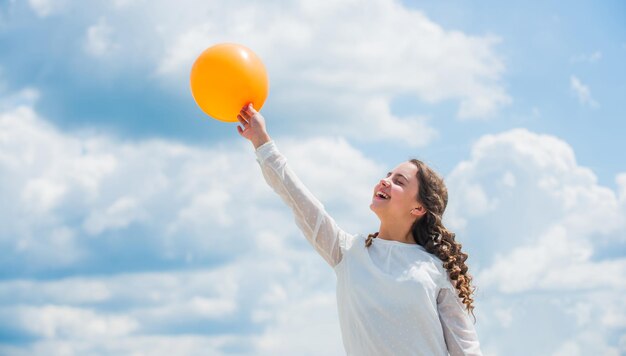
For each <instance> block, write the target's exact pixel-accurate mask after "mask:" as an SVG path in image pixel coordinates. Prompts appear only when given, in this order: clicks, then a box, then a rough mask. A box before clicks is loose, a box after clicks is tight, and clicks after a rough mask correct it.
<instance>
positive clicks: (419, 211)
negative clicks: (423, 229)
mask: <svg viewBox="0 0 626 356" xmlns="http://www.w3.org/2000/svg"><path fill="white" fill-rule="evenodd" d="M411 214H412V215H413V216H415V217H421V216H422V215H424V214H426V209H425V208H424V207H423V206H421V205H420V206H418V207H417V208H413V210H411Z"/></svg>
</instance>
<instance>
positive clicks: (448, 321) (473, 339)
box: [437, 282, 482, 356]
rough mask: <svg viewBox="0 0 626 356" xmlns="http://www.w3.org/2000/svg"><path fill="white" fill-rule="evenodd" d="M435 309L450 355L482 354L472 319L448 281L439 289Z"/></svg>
mask: <svg viewBox="0 0 626 356" xmlns="http://www.w3.org/2000/svg"><path fill="white" fill-rule="evenodd" d="M437 309H438V311H439V320H440V321H441V326H442V328H443V336H444V339H445V341H446V346H447V348H448V352H449V354H450V356H461V355H464V356H467V355H473V356H479V355H480V356H482V352H481V350H480V343H479V341H478V335H477V334H476V330H475V328H474V324H473V323H472V319H471V318H470V316H469V314H468V313H467V311H466V309H465V305H464V304H463V302H462V300H461V298H459V297H458V295H457V292H456V289H455V288H454V286H453V285H452V284H451V283H449V282H448V285H447V286H445V287H443V288H441V289H440V290H439V293H438V295H437Z"/></svg>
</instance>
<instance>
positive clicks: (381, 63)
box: [67, 0, 512, 147]
mask: <svg viewBox="0 0 626 356" xmlns="http://www.w3.org/2000/svg"><path fill="white" fill-rule="evenodd" d="M72 6H74V8H73V10H75V11H80V12H81V13H83V16H82V17H81V23H79V24H78V25H76V26H85V25H84V21H89V25H87V26H85V27H86V28H85V33H83V34H81V36H83V38H81V40H82V43H83V47H82V48H81V51H86V53H87V54H89V55H91V56H93V57H95V58H94V59H93V60H97V61H98V62H97V63H94V64H93V65H97V66H98V67H99V68H100V72H102V73H109V74H110V75H108V76H106V78H110V77H111V76H113V75H114V74H116V73H117V74H118V75H120V74H123V73H124V72H125V71H127V70H129V68H134V69H136V68H144V69H145V71H146V72H150V71H152V73H153V75H154V76H153V77H152V78H151V79H153V80H156V81H162V83H161V84H162V85H163V86H164V87H165V88H168V89H169V90H172V91H175V92H176V93H177V94H176V95H180V93H181V92H184V91H185V92H186V91H188V88H189V85H188V76H189V70H190V68H191V66H192V64H193V61H194V60H195V59H196V57H197V56H198V55H199V54H200V53H201V51H202V50H204V49H205V48H207V47H209V46H211V45H214V44H217V43H220V42H236V43H242V44H244V45H246V46H248V47H250V48H251V49H253V50H254V51H255V52H256V53H257V54H259V56H260V57H261V59H262V60H263V62H264V63H265V65H266V66H267V68H268V73H269V76H270V97H269V102H268V104H270V105H268V106H269V107H270V108H271V109H270V110H271V112H272V113H273V114H275V116H277V117H284V118H286V120H287V121H285V122H284V123H282V124H281V125H280V128H281V130H289V131H290V132H301V133H302V134H303V135H308V136H316V135H342V136H345V137H347V138H350V139H352V140H355V141H362V142H376V141H391V142H398V143H401V144H403V145H408V146H410V147H420V146H424V145H428V144H429V143H430V142H432V141H434V140H435V139H437V138H438V134H437V132H436V130H435V129H434V128H433V127H431V125H430V124H429V122H428V120H429V118H428V117H426V116H425V115H424V113H423V112H416V113H415V114H412V115H407V116H399V115H395V114H394V113H392V112H391V103H392V102H393V99H394V98H395V97H398V96H402V97H414V98H415V101H416V102H422V103H426V104H435V103H450V104H451V105H457V106H458V110H457V116H458V118H459V119H463V120H466V119H481V120H483V119H489V118H495V117H497V113H498V112H499V110H500V109H501V108H502V107H504V106H507V105H508V104H509V103H510V102H511V101H512V99H511V97H510V96H509V95H508V94H507V92H506V89H505V85H504V83H503V80H502V75H503V73H504V71H505V65H504V61H503V59H502V58H501V56H500V55H499V54H498V52H497V45H498V43H499V42H500V39H499V38H498V37H497V36H495V35H484V36H480V35H472V34H467V33H463V32H460V31H454V30H449V29H446V28H443V27H442V26H440V25H439V24H437V23H435V22H434V21H432V20H431V19H429V18H428V17H427V16H425V15H424V13H422V12H420V11H418V10H415V9H409V8H407V7H404V6H403V5H402V4H400V3H399V2H397V1H393V0H375V1H370V2H368V3H367V4H365V3H359V2H354V1H341V2H337V1H324V2H323V3H316V4H315V5H314V4H312V3H311V2H310V1H305V0H302V1H298V2H291V3H288V4H287V3H285V2H284V1H265V2H263V3H256V2H243V1H228V2H206V1H198V0H186V1H182V2H178V3H176V4H173V3H170V2H166V1H156V2H145V1H137V2H126V1H121V2H120V1H118V2H108V3H107V2H103V3H101V4H99V5H97V6H91V7H85V6H82V5H81V4H80V2H76V3H72ZM232 14H237V15H236V16H233V15H232ZM67 21H69V22H70V23H71V22H72V21H78V20H77V19H74V18H70V17H68V18H67ZM120 34H124V35H123V36H121V35H120ZM87 60H89V59H87ZM104 80H108V79H104ZM312 107H315V108H316V110H310V109H307V108H312ZM296 118H297V119H296ZM296 128H297V129H299V130H296Z"/></svg>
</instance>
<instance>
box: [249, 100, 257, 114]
mask: <svg viewBox="0 0 626 356" xmlns="http://www.w3.org/2000/svg"><path fill="white" fill-rule="evenodd" d="M248 111H249V112H251V113H252V115H254V114H256V113H257V112H258V111H256V109H255V108H254V105H252V103H249V104H248Z"/></svg>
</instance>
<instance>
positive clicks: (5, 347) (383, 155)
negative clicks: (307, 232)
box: [0, 0, 626, 355]
mask: <svg viewBox="0 0 626 356" xmlns="http://www.w3.org/2000/svg"><path fill="white" fill-rule="evenodd" d="M625 20H626V4H624V2H620V1H606V2H602V3H598V2H591V1H579V2H574V3H571V2H543V3H541V4H533V5H529V4H528V2H521V1H518V2H507V3H502V2H495V1H478V2H471V3H470V2H464V1H448V2H440V1H425V2H417V1H405V2H398V1H391V0H375V1H368V2H359V1H315V2H313V1H305V0H302V1H297V2H285V1H267V2H262V3H261V2H246V1H228V2H227V1H213V2H206V1H196V0H185V1H181V2H178V3H177V4H173V3H169V2H166V1H153V2H148V1H142V0H116V1H93V2H89V3H85V2H79V1H72V0H58V1H52V0H30V1H0V48H2V50H0V177H1V178H0V195H1V196H2V197H3V199H2V204H0V251H2V252H0V316H1V317H0V353H2V354H10V355H21V354H46V355H50V354H67V353H70V354H86V353H88V354H111V353H112V354H119V353H131V352H143V353H147V354H172V353H174V354H180V353H183V354H198V353H200V354H231V353H235V354H255V355H257V354H268V355H269V354H272V355H275V354H337V355H340V354H342V353H343V347H342V345H341V338H340V332H339V325H338V319H337V311H336V301H335V294H334V288H335V277H334V274H333V271H332V270H331V269H330V268H328V267H327V265H325V263H324V261H323V259H321V258H320V257H319V256H318V255H317V254H316V253H315V251H314V250H313V249H312V248H311V246H310V245H309V244H308V242H306V241H305V240H304V237H303V236H302V234H301V233H300V231H299V230H298V229H297V226H296V225H295V223H294V221H293V217H292V215H291V212H290V211H289V210H288V208H287V207H286V206H285V205H284V204H283V203H282V201H280V199H279V198H278V196H276V195H275V194H274V192H273V191H271V189H270V188H269V187H268V186H267V184H266V183H265V181H264V180H263V178H262V175H261V172H260V169H259V168H258V165H257V163H256V162H255V160H254V152H253V150H252V146H251V145H250V143H249V142H247V141H245V140H243V139H242V138H241V137H240V136H239V135H238V134H237V131H236V128H235V124H234V123H224V122H220V121H216V120H212V119H210V118H208V117H207V116H206V115H204V113H202V111H200V109H199V108H198V107H197V106H196V104H195V103H194V101H193V98H192V97H191V94H190V92H189V71H190V69H191V65H192V63H193V61H194V60H195V58H196V57H197V56H198V54H199V53H200V52H201V51H202V50H203V49H205V48H207V47H209V46H211V45H213V44H216V43H220V42H226V41H229V42H237V43H241V44H244V45H246V46H248V47H249V48H251V49H253V50H254V51H255V52H256V53H257V54H258V55H259V56H260V57H261V59H262V60H263V61H264V63H265V64H266V66H267V69H268V73H269V78H270V95H269V97H268V100H267V102H266V104H265V106H264V107H263V109H262V113H263V115H264V116H265V118H266V121H267V125H268V131H269V133H270V135H271V136H272V137H273V138H274V140H275V141H276V142H277V145H278V147H279V148H280V150H281V151H282V152H283V153H284V154H285V155H286V156H287V158H288V159H289V162H290V164H291V165H292V167H293V168H294V170H295V172H296V173H297V174H298V175H299V177H300V178H301V179H302V180H303V182H304V183H305V184H306V185H307V186H308V187H309V188H310V189H311V191H312V192H313V193H314V194H315V195H316V196H317V197H318V198H319V199H320V200H321V201H322V202H323V203H324V205H325V207H326V208H327V210H328V211H329V213H331V215H332V216H333V217H334V218H335V220H336V221H337V222H338V223H339V224H340V225H341V226H342V227H343V228H344V229H346V230H347V231H350V232H353V233H368V232H373V231H376V229H377V227H378V225H377V223H378V221H377V219H376V217H375V215H374V214H373V213H372V212H371V211H370V210H369V208H368V206H369V201H370V198H371V193H372V189H373V187H374V185H375V184H376V182H377V180H378V179H379V178H381V177H382V176H383V175H384V174H385V173H386V172H387V171H388V170H389V169H391V168H393V167H394V166H395V165H396V164H398V163H399V162H401V161H403V160H405V159H408V158H410V157H417V158H420V159H423V160H425V161H426V162H427V163H429V164H430V165H431V166H433V167H434V168H435V169H436V170H438V171H439V172H441V173H442V174H443V175H444V176H445V179H446V183H447V185H448V189H449V192H450V203H449V206H448V209H447V211H446V215H444V222H446V225H447V226H448V227H449V228H450V229H451V230H453V231H455V232H456V234H457V239H458V241H460V242H461V243H462V244H463V248H464V250H466V251H467V252H468V254H469V256H470V258H469V259H468V263H469V266H470V273H472V275H473V276H474V277H475V279H474V282H475V284H476V285H477V286H478V290H477V293H476V296H475V299H476V310H475V312H476V316H477V318H478V322H477V325H476V328H477V331H478V333H479V337H480V339H481V343H482V345H483V352H484V353H485V355H527V354H537V355H587V354H607V355H618V354H623V353H625V352H626V313H625V312H624V311H625V310H626V305H625V303H624V300H623V297H622V296H623V293H624V288H625V286H626V280H625V279H624V275H626V164H625V161H624V158H623V157H622V156H623V155H622V154H621V153H622V152H626V143H625V141H624V140H623V138H622V136H623V133H624V132H626V124H625V123H624V119H625V117H624V115H625V111H624V109H623V104H622V102H623V98H624V97H626V95H625V94H626V84H625V83H626V71H624V70H623V63H625V62H626V61H625V60H626V26H624V24H625V23H626V21H625ZM320 167H324V169H320ZM318 340H324V342H319V341H318Z"/></svg>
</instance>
